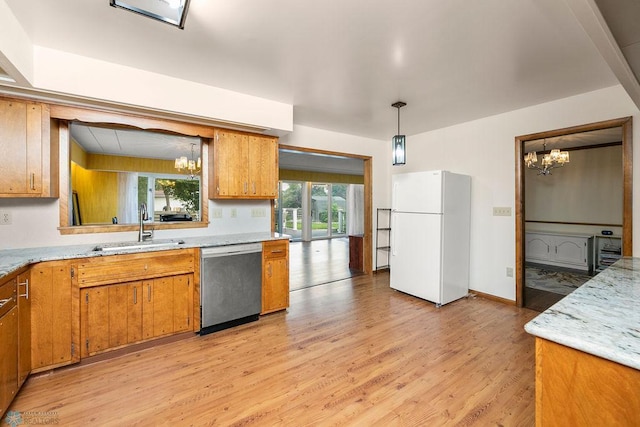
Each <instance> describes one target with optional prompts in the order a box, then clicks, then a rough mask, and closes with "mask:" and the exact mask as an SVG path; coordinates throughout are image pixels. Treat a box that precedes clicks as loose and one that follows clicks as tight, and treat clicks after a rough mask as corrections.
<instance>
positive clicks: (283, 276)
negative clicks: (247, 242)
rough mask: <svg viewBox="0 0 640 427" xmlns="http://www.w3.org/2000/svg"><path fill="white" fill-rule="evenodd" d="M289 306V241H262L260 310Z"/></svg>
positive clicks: (269, 311) (266, 311)
mask: <svg viewBox="0 0 640 427" xmlns="http://www.w3.org/2000/svg"><path fill="white" fill-rule="evenodd" d="M287 307H289V241H288V240H272V241H267V242H263V243H262V312H261V314H266V313H271V312H273V311H278V310H284V309H286V308H287Z"/></svg>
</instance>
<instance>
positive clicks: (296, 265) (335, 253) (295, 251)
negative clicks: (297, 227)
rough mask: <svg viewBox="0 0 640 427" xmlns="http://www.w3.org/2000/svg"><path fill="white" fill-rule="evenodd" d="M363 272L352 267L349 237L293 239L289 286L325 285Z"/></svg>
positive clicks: (290, 245)
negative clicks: (350, 265)
mask: <svg viewBox="0 0 640 427" xmlns="http://www.w3.org/2000/svg"><path fill="white" fill-rule="evenodd" d="M359 274H362V272H361V271H356V270H351V269H349V238H348V237H340V238H334V239H323V240H312V241H310V242H299V241H298V242H291V243H290V244H289V289H291V290H292V291H293V290H297V289H302V288H308V287H311V286H317V285H322V284H325V283H329V282H335V281H336V280H342V279H347V278H349V277H352V276H357V275H359Z"/></svg>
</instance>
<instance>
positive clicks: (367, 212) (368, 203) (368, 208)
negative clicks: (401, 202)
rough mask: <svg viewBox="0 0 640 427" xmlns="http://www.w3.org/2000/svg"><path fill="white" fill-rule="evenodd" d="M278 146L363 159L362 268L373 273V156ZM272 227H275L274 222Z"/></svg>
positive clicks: (365, 271)
mask: <svg viewBox="0 0 640 427" xmlns="http://www.w3.org/2000/svg"><path fill="white" fill-rule="evenodd" d="M278 148H282V149H287V150H295V151H301V152H305V153H316V154H327V155H333V156H341V157H350V158H354V159H361V160H362V161H363V169H364V171H363V174H364V213H363V214H364V235H363V239H362V253H363V254H365V256H364V257H363V258H364V259H363V265H362V269H363V271H364V273H365V274H367V275H372V274H373V189H372V183H373V181H372V178H373V175H372V174H373V171H372V168H373V159H372V157H371V156H363V155H358V154H350V153H341V152H338V151H328V150H318V149H313V148H306V147H298V146H295V145H285V144H280V145H278ZM274 215H275V213H274V203H273V202H272V203H271V217H272V218H275V216H274ZM271 227H272V228H273V227H274V224H273V223H272V225H271ZM272 231H273V230H272Z"/></svg>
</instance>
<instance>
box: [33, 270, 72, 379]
mask: <svg viewBox="0 0 640 427" xmlns="http://www.w3.org/2000/svg"><path fill="white" fill-rule="evenodd" d="M75 273H76V268H75V267H74V265H73V264H72V263H71V262H68V261H50V262H41V263H38V264H35V265H33V266H32V267H31V270H30V279H31V280H30V282H29V299H30V300H31V301H30V302H31V369H32V372H39V371H43V370H47V369H52V368H56V367H59V366H64V365H68V364H71V363H75V362H79V361H80V353H79V351H78V349H79V336H80V335H79V329H80V314H79V301H78V298H79V297H78V293H79V291H78V282H77V280H76V274H75Z"/></svg>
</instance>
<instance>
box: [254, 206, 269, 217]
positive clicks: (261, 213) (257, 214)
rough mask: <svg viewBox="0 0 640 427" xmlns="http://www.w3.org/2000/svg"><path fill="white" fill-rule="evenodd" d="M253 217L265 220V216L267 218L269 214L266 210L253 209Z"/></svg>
mask: <svg viewBox="0 0 640 427" xmlns="http://www.w3.org/2000/svg"><path fill="white" fill-rule="evenodd" d="M251 216H252V217H253V218H264V217H265V216H267V212H266V211H265V210H264V208H253V209H251Z"/></svg>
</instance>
